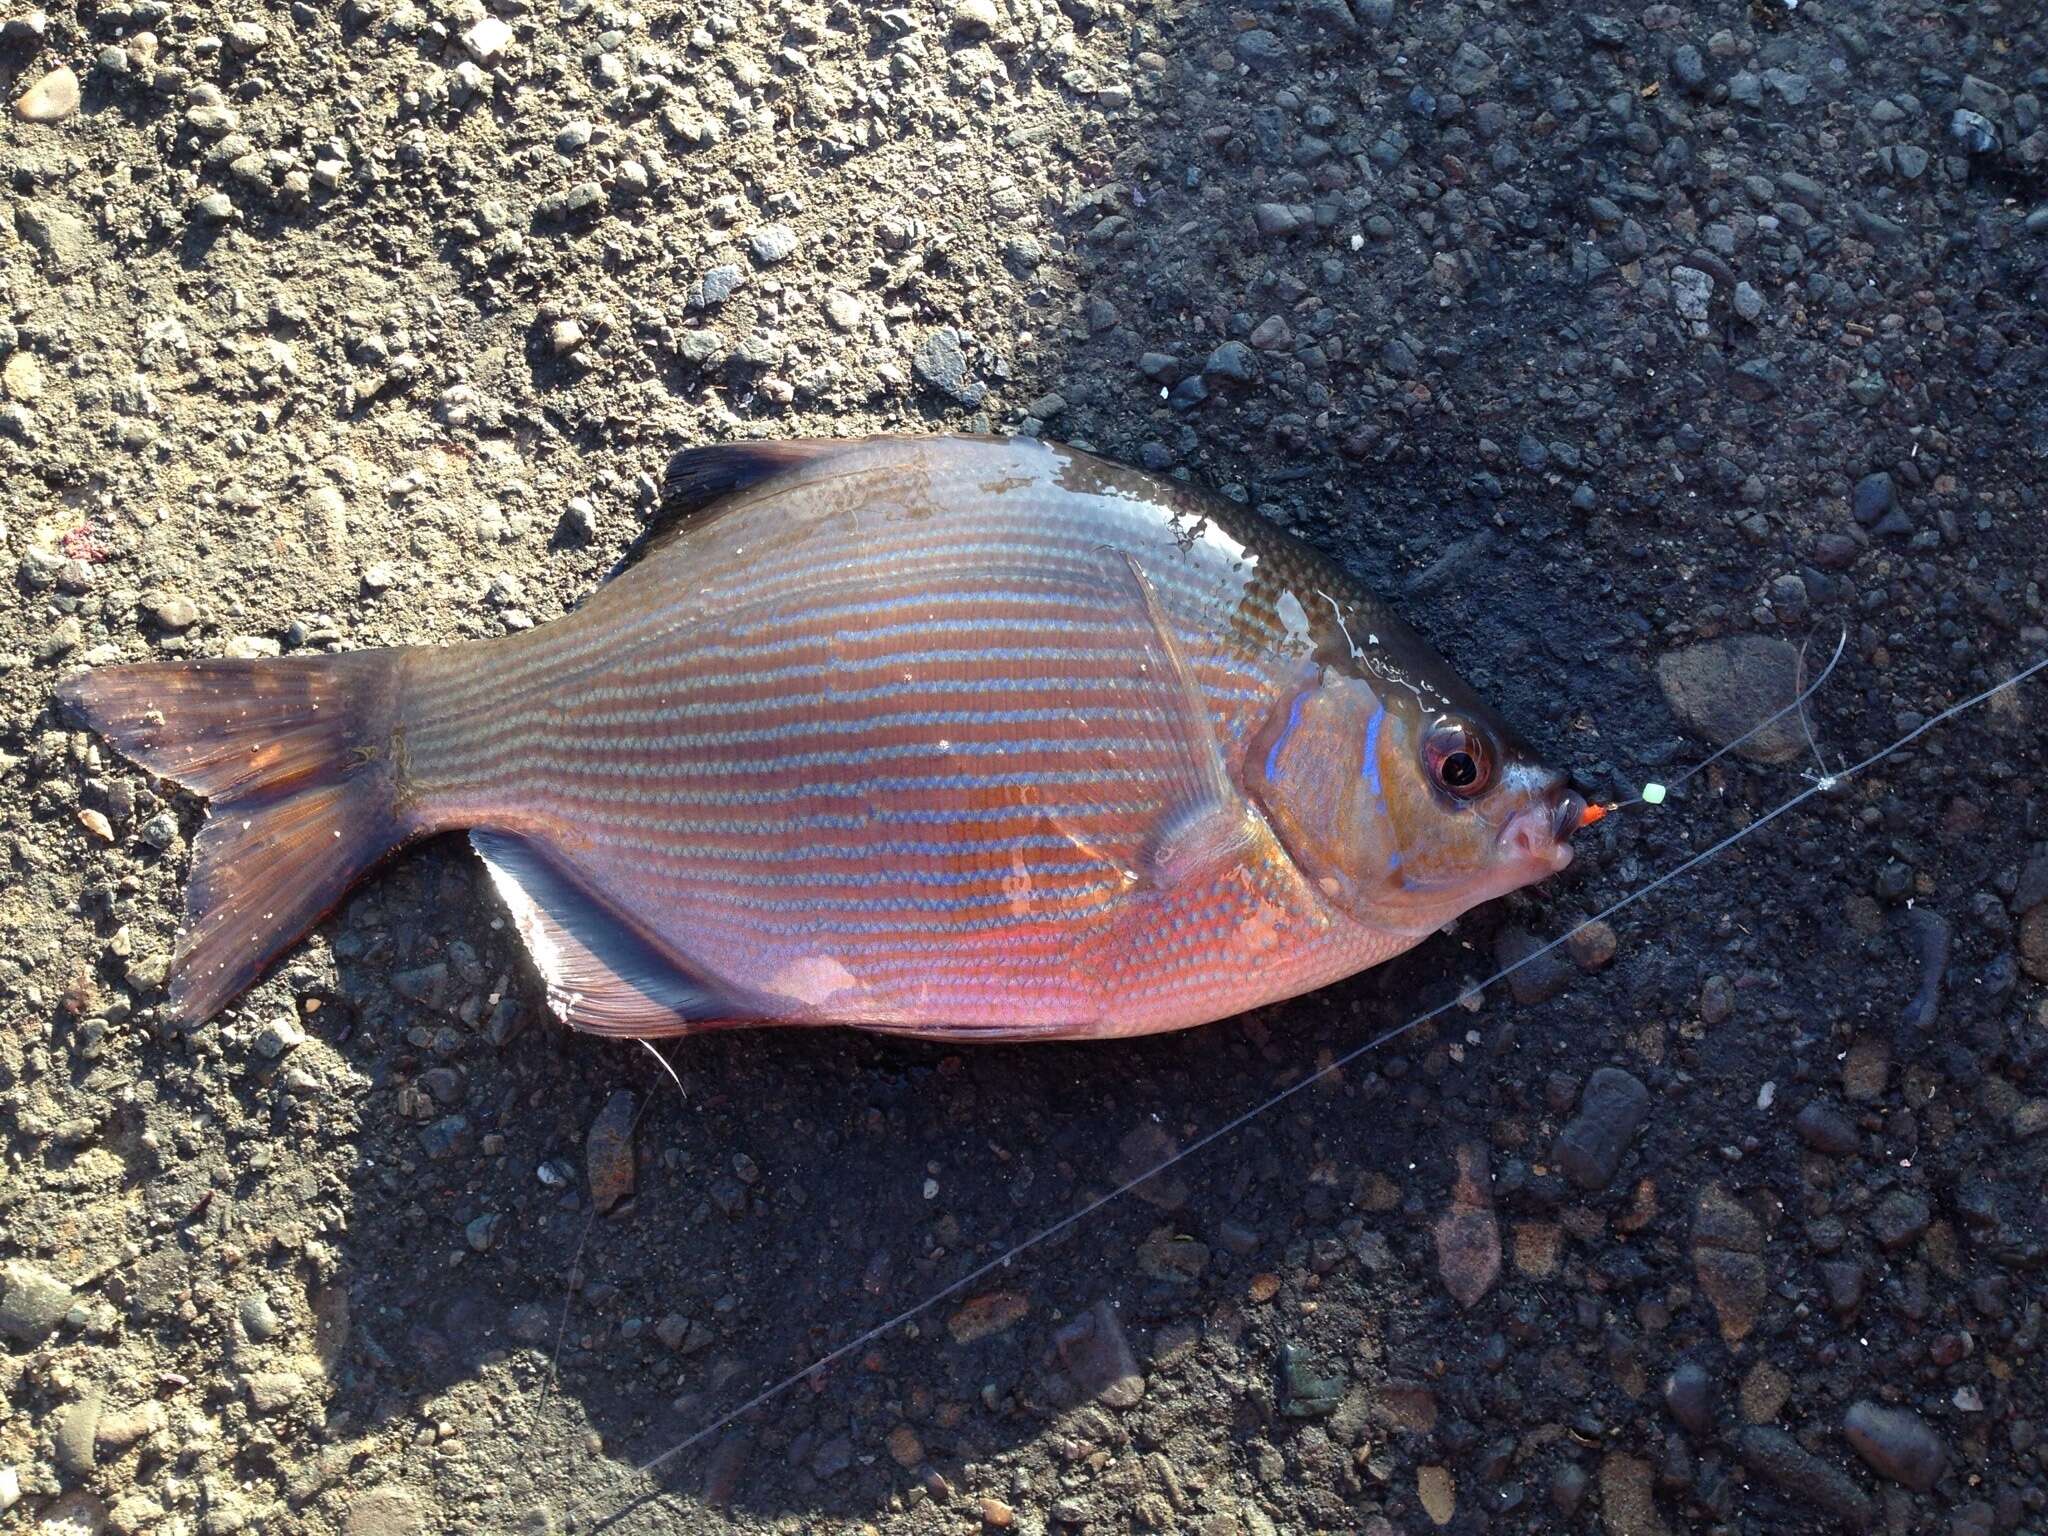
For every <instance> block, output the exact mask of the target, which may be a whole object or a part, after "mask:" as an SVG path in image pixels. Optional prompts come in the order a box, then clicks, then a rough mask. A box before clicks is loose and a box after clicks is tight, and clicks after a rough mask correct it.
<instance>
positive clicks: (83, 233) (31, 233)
mask: <svg viewBox="0 0 2048 1536" xmlns="http://www.w3.org/2000/svg"><path fill="white" fill-rule="evenodd" d="M14 229H15V232H16V233H17V234H19V235H20V236H21V238H22V239H24V240H26V241H27V242H28V243H29V245H30V246H31V247H33V248H34V250H35V251H36V253H37V254H38V255H39V256H41V257H42V258H43V265H44V266H45V267H46V268H47V269H48V270H49V271H50V272H51V273H52V274H53V275H56V276H60V277H62V276H67V275H69V274H70V273H73V272H76V271H78V270H80V269H81V268H82V267H84V266H85V265H86V262H87V260H88V259H89V257H90V256H91V253H92V245H93V240H92V231H91V230H89V229H88V228H87V227H86V224H85V221H84V220H83V219H81V218H79V217H78V216H77V215H76V214H74V213H70V212H68V211H66V210H65V209H62V208H58V207H55V206H53V205H51V204H49V203H26V202H25V203H19V204H16V206H15V210H14Z"/></svg>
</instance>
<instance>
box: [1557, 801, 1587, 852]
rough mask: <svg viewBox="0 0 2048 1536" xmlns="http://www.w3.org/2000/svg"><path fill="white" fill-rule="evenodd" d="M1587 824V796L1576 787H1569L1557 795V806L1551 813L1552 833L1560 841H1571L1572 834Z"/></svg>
mask: <svg viewBox="0 0 2048 1536" xmlns="http://www.w3.org/2000/svg"><path fill="white" fill-rule="evenodd" d="M1586 824H1587V823H1586V797H1585V796H1584V795H1582V794H1580V793H1579V792H1578V791H1577V790H1576V789H1570V788H1567V789H1566V790H1565V791H1564V793H1563V794H1561V795H1559V796H1558V797H1557V808H1556V810H1555V811H1554V812H1553V813H1552V815H1551V821H1550V835H1551V836H1552V837H1554V838H1555V839H1556V840H1557V841H1558V842H1560V843H1569V842H1570V841H1571V840H1572V834H1573V833H1574V832H1576V831H1578V830H1579V828H1581V827H1583V826H1585V825H1586Z"/></svg>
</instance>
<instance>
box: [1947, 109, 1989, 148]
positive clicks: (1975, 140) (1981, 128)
mask: <svg viewBox="0 0 2048 1536" xmlns="http://www.w3.org/2000/svg"><path fill="white" fill-rule="evenodd" d="M1948 132H1949V137H1950V138H1952V139H1954V140H1955V141H1956V142H1957V143H1958V144H1960V145H1962V146H1963V148H1964V149H1966V150H1968V151H1969V152H1970V153H1971V154H1973V155H1989V154H1993V153H1995V152H1996V151H1997V149H1998V130H1997V129H1996V128H1994V127H1993V126H1992V125H1991V121H1990V119H1989V118H1987V117H1985V116H1984V115H1983V113H1981V112H1972V111H1971V110H1970V109H1969V108H1968V107H1958V108H1956V110H1955V113H1954V115H1953V116H1951V117H1950V118H1949V120H1948Z"/></svg>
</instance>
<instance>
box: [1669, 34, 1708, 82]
mask: <svg viewBox="0 0 2048 1536" xmlns="http://www.w3.org/2000/svg"><path fill="white" fill-rule="evenodd" d="M1671 78H1672V79H1674V80H1676V81H1677V82H1678V83H1679V85H1680V86H1681V87H1682V88H1684V89H1685V90H1688V91H1692V92H1695V93H1697V92H1699V91H1700V90H1701V89H1702V88H1703V87H1704V86H1705V85H1706V83H1707V78H1708V77H1707V61H1706V60H1705V59H1703V58H1701V57H1700V51H1699V49H1697V48H1695V47H1693V45H1692V44H1691V43H1681V44H1679V45H1678V47H1676V48H1674V49H1673V50H1672V51H1671Z"/></svg>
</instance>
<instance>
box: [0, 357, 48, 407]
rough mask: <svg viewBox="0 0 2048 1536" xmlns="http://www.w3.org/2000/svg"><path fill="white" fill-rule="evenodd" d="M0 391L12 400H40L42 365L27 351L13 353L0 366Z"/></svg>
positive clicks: (41, 392) (41, 393)
mask: <svg viewBox="0 0 2048 1536" xmlns="http://www.w3.org/2000/svg"><path fill="white" fill-rule="evenodd" d="M0 390H5V391H6V393H7V395H8V397H9V398H10V399H13V400H21V401H34V400H40V399H41V398H42V395H43V365H42V364H41V363H40V362H38V361H37V359H36V355H35V353H33V352H29V351H26V350H24V351H20V352H16V353H13V354H12V355H11V356H9V357H8V359H7V361H6V363H5V364H4V365H0Z"/></svg>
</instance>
